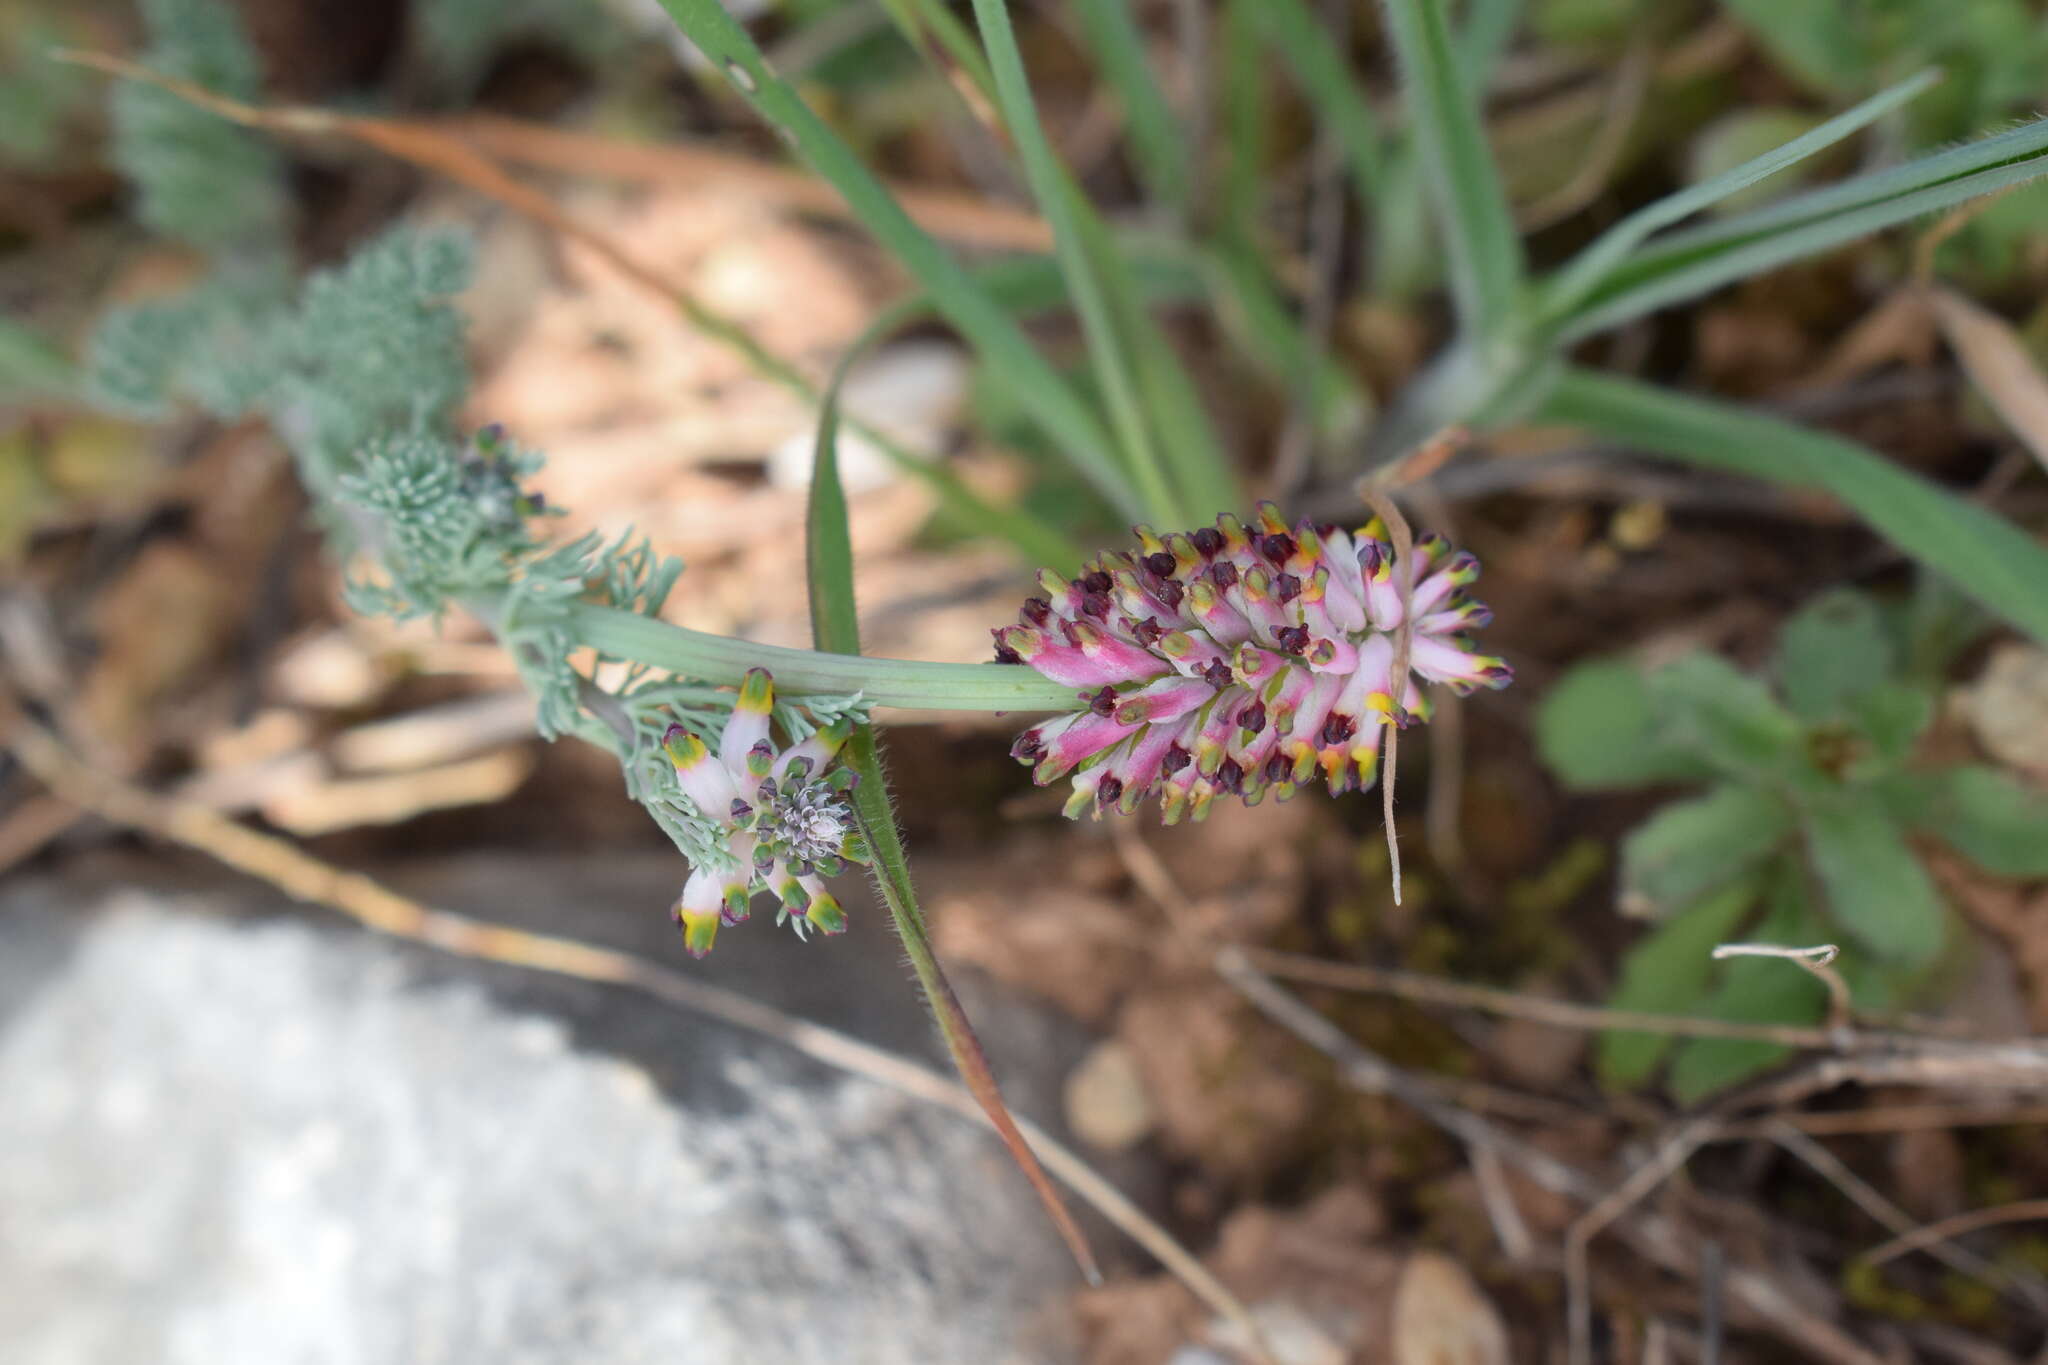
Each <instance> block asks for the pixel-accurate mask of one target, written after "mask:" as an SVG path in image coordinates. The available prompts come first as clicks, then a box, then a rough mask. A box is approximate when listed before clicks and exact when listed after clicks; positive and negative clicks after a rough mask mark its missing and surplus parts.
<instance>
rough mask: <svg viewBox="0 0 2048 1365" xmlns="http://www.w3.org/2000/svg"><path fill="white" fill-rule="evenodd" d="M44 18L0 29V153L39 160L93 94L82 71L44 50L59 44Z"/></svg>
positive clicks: (52, 150) (24, 161)
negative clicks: (57, 60)
mask: <svg viewBox="0 0 2048 1365" xmlns="http://www.w3.org/2000/svg"><path fill="white" fill-rule="evenodd" d="M64 42H65V36H64V34H63V33H62V32H61V31H60V30H59V29H58V28H57V27H56V26H55V25H54V24H52V23H50V22H48V21H47V20H31V21H29V22H28V23H26V24H24V25H23V26H22V27H21V28H19V29H15V30H9V31H5V32H0V159H4V160H7V161H11V162H14V163H16V164H18V165H24V166H41V165H43V164H44V163H46V162H48V161H49V160H50V159H51V158H52V157H53V156H54V155H55V154H56V152H57V150H58V143H59V135H60V134H61V133H62V132H63V130H64V126H65V124H66V122H67V121H68V120H69V119H70V118H71V117H72V116H73V115H74V114H76V113H78V112H79V111H80V110H82V109H83V108H84V107H85V106H86V104H87V103H88V102H89V101H90V100H91V99H92V98H93V87H92V83H91V82H90V81H88V80H87V79H86V78H85V73H84V72H81V71H79V70H78V69H77V68H76V67H72V66H66V65H65V64H63V63H62V62H55V61H51V60H50V58H49V57H48V55H47V53H48V51H49V49H51V48H53V47H61V46H63V45H64Z"/></svg>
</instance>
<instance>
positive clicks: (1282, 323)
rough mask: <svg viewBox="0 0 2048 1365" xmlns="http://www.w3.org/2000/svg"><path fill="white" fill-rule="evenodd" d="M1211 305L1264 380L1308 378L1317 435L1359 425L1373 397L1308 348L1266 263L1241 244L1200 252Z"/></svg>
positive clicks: (1288, 382)
mask: <svg viewBox="0 0 2048 1365" xmlns="http://www.w3.org/2000/svg"><path fill="white" fill-rule="evenodd" d="M1202 259H1203V265H1204V271H1203V274H1204V277H1205V279H1206V281H1207V287H1208V291H1209V298H1210V306H1211V307H1212V308H1213V309H1214V310H1215V312H1216V314H1217V316H1218V317H1219V318H1220V319H1221V320H1222V322H1223V325H1224V327H1225V329H1226V330H1227V331H1228V332H1229V333H1230V335H1231V336H1232V338H1233V339H1234V340H1235V341H1236V342H1237V345H1238V347H1239V349H1241V350H1242V351H1244V353H1245V354H1246V355H1247V356H1249V357H1250V358H1251V361H1252V363H1253V364H1254V365H1256V366H1258V368H1259V369H1260V370H1262V371H1263V372H1264V373H1265V375H1266V377H1267V378H1268V379H1270V380H1272V381H1273V382H1275V383H1277V384H1281V385H1293V384H1297V383H1299V382H1300V381H1301V376H1302V375H1304V374H1306V375H1308V376H1309V401H1310V411H1311V413H1312V414H1313V416H1314V418H1315V422H1316V427H1317V429H1318V430H1320V431H1324V432H1328V431H1332V430H1335V429H1336V428H1338V427H1340V426H1344V425H1346V424H1349V423H1354V422H1359V421H1363V420H1364V419H1365V418H1366V417H1368V416H1370V414H1371V412H1372V398H1371V395H1369V394H1368V393H1367V392H1366V391H1365V390H1364V389H1362V388H1360V387H1359V386H1358V385H1357V384H1356V383H1355V382H1353V380H1352V378H1351V376H1350V375H1349V374H1347V373H1346V372H1345V370H1344V368H1343V367H1342V366H1341V365H1338V364H1336V363H1334V362H1333V361H1332V360H1331V359H1330V357H1329V356H1328V354H1326V353H1325V352H1323V351H1322V350H1321V349H1319V348H1317V347H1314V346H1311V345H1309V344H1308V338H1306V337H1305V336H1303V335H1302V332H1301V327H1300V325H1299V322H1298V320H1297V319H1296V318H1295V316H1294V314H1293V313H1291V312H1289V311H1288V309H1287V307H1286V305H1285V304H1284V303H1283V302H1282V301H1281V298H1280V296H1279V294H1278V292H1277V291H1276V289H1275V287H1274V284H1273V281H1272V280H1271V279H1270V278H1269V277H1268V276H1267V274H1266V266H1265V262H1264V261H1262V260H1261V259H1260V258H1259V256H1258V253H1257V252H1255V251H1253V250H1252V248H1251V247H1250V246H1248V245H1246V244H1244V243H1242V242H1234V241H1224V242H1219V243H1216V244H1215V245H1213V246H1210V247H1208V248H1206V249H1205V250H1204V251H1203V253H1202Z"/></svg>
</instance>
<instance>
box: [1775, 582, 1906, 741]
mask: <svg viewBox="0 0 2048 1365" xmlns="http://www.w3.org/2000/svg"><path fill="white" fill-rule="evenodd" d="M1897 666H1898V651H1897V649H1896V648H1894V646H1893V644H1892V640H1891V636H1890V635H1889V634H1888V633H1887V632H1886V630H1885V624H1884V618H1883V617H1882V616H1881V615H1880V614H1879V612H1878V609H1877V604H1876V603H1874V602H1872V601H1871V600H1870V598H1868V597H1866V596H1865V595H1864V594H1862V593H1860V592H1855V591H1853V590H1848V589H1845V590H1843V591H1840V592H1831V593H1826V594H1824V595H1822V596H1821V597H1819V598H1816V599H1815V600H1814V601H1812V602H1810V603H1808V604H1807V605H1806V606H1805V607H1804V608H1802V609H1801V610H1800V611H1799V612H1798V613H1797V614H1796V615H1794V616H1793V617H1792V619H1791V620H1789V621H1787V622H1786V623H1785V628H1784V630H1783V631H1781V632H1780V633H1779V636H1778V658H1777V673H1778V684H1779V686H1781V687H1782V688H1783V689H1784V691H1785V700H1786V701H1787V702H1789V703H1790V704H1791V706H1792V709H1793V711H1795V712H1796V713H1798V715H1799V716H1800V718H1801V719H1803V720H1807V721H1812V722H1820V721H1831V720H1841V719H1843V718H1844V716H1845V715H1846V713H1847V708H1848V706H1849V703H1850V702H1851V701H1852V700H1853V699H1854V698H1856V697H1859V696H1861V695H1863V694H1864V693H1867V692H1869V691H1870V690H1871V689H1872V688H1873V687H1876V686H1877V685H1878V684H1880V683H1882V682H1884V681H1885V680H1886V679H1887V678H1889V677H1890V676H1891V675H1892V673H1893V671H1894V670H1895V669H1896V668H1897Z"/></svg>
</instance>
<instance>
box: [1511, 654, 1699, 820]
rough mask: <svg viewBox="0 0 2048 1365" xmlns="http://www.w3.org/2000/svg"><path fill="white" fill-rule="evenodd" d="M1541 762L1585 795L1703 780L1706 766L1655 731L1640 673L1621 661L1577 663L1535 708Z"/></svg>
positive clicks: (1599, 660)
mask: <svg viewBox="0 0 2048 1365" xmlns="http://www.w3.org/2000/svg"><path fill="white" fill-rule="evenodd" d="M1536 743H1537V747H1538V748H1540V749H1541V750H1542V751H1543V761H1544V762H1545V763H1547V764H1549V765H1550V769H1551V771H1552V772H1555V773H1556V774H1557V775H1558V778H1559V779H1560V780H1561V781H1563V782H1564V784H1565V785H1566V786H1568V787H1574V788H1578V789H1580V790H1584V791H1598V790H1600V789H1602V788H1616V787H1641V786H1645V785H1647V784H1649V783H1652V782H1685V781H1693V780H1699V779H1704V778H1706V777H1708V776H1710V775H1711V774H1712V771H1713V770H1712V769H1711V768H1709V767H1708V766H1707V765H1706V764H1704V763H1702V762H1701V761H1700V760H1699V759H1698V758H1696V757H1694V756H1693V755H1692V754H1691V753H1689V752H1687V751H1685V750H1683V749H1680V748H1677V747H1675V746H1674V745H1672V744H1671V743H1670V742H1668V740H1666V738H1665V737H1664V736H1663V734H1662V733H1660V729H1659V726H1658V725H1657V717H1656V713H1655V711H1654V710H1653V709H1652V706H1651V702H1650V687H1649V682H1648V680H1647V679H1646V678H1645V677H1644V676H1643V670H1642V669H1641V668H1639V667H1637V666H1636V665H1635V664H1634V663H1631V662H1629V661H1628V660H1626V659H1595V660H1592V661H1590V662H1587V663H1582V664H1579V665H1578V666H1577V667H1575V668H1573V669H1572V670H1571V671H1570V672H1569V673H1567V674H1565V675H1564V677H1562V678H1560V679H1559V680H1558V682H1557V684H1556V685H1555V686H1553V687H1552V688H1551V689H1550V691H1549V693H1547V694H1546V695H1545V696H1544V698H1543V702H1542V705H1541V706H1539V707H1538V708H1537V711H1536Z"/></svg>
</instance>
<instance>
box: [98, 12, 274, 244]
mask: <svg viewBox="0 0 2048 1365" xmlns="http://www.w3.org/2000/svg"><path fill="white" fill-rule="evenodd" d="M142 12H143V17H144V19H145V20H146V21H147V23H148V26H149V35H150V45H149V48H148V49H147V50H146V51H145V52H144V53H143V55H142V61H143V64H144V65H146V66H148V67H149V68H150V69H151V70H152V71H155V72H158V73H159V74H161V75H166V76H175V77H178V78H179V79H181V80H187V81H190V82H192V83H193V84H195V85H199V86H202V87H204V88H205V89H207V90H210V91H212V92H214V93H215V94H219V95H226V96H228V97H229V98H231V99H238V100H254V99H256V98H257V97H258V96H259V95H260V93H261V87H262V79H263V78H262V69H261V67H260V66H259V65H258V63H257V59H256V51H255V48H254V47H253V46H252V45H251V44H250V42H249V38H248V35H247V34H246V33H244V32H243V30H242V25H241V21H240V19H239V18H238V17H237V15H236V14H235V11H234V10H233V8H232V7H230V6H229V5H228V4H227V3H225V0H143V3H142ZM113 112H114V145H113V156H114V162H115V164H116V165H117V166H118V167H119V168H120V170H121V172H122V173H123V174H124V175H126V176H127V177H128V179H129V181H130V182H131V183H132V184H133V185H134V186H135V191H136V201H137V202H136V216H137V217H138V218H140V219H141V220H142V221H143V223H145V224H146V225H148V226H149V227H151V228H153V229H155V230H156V231H158V232H161V233H163V234H164V235H165V236H167V237H174V238H177V239H178V240H180V241H183V242H187V243H190V244H191V245H193V246H197V247H201V248H205V249H208V250H212V251H226V250H229V249H235V250H238V251H247V250H250V249H255V248H265V247H274V246H275V244H276V243H277V242H278V241H280V240H281V239H282V236H283V232H284V227H285V222H286V206H287V199H286V196H285V193H284V187H283V180H282V177H281V174H280V162H279V159H278V156H277V153H276V151H275V150H274V149H273V148H272V147H271V145H270V143H268V142H267V141H265V140H263V139H262V138H260V137H258V136H256V135H255V134H254V133H251V132H249V131H247V130H246V129H242V128H237V127H236V126H235V125H233V124H231V123H228V122H226V121H225V120H223V119H221V118H220V117H219V116H218V115H215V114H211V113H208V112H207V111H205V110H203V109H198V108H195V107H193V106H192V105H191V104H189V103H187V102H186V101H184V100H182V99H180V98H178V97H177V96H176V95H173V94H171V93H169V92H168V91H164V90H158V89H155V88H154V87H151V86H147V85H143V84H140V83H136V82H129V83H125V84H123V85H122V86H120V88H118V89H117V90H116V91H115V92H114V110H113Z"/></svg>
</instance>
